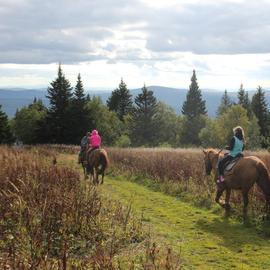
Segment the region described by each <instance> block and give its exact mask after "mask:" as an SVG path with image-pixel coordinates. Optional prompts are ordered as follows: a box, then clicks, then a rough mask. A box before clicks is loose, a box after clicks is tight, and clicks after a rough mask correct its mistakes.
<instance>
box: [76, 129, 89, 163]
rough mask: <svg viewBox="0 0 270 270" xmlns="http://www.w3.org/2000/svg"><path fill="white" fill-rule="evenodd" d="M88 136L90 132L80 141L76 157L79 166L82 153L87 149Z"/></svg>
mask: <svg viewBox="0 0 270 270" xmlns="http://www.w3.org/2000/svg"><path fill="white" fill-rule="evenodd" d="M89 135H90V132H86V135H85V136H84V137H83V138H82V139H81V149H80V153H79V157H78V163H79V164H80V163H81V162H82V159H83V153H84V152H86V151H87V149H88V137H89Z"/></svg>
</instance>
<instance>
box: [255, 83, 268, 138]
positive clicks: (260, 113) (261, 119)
mask: <svg viewBox="0 0 270 270" xmlns="http://www.w3.org/2000/svg"><path fill="white" fill-rule="evenodd" d="M251 107H252V111H253V113H254V114H255V116H256V118H257V119H258V124H259V126H260V132H261V135H262V136H264V137H266V136H267V135H268V132H269V129H268V125H267V122H268V121H267V120H268V109H267V102H266V99H265V92H264V91H263V89H262V87H261V86H259V87H258V88H257V92H256V93H255V94H254V95H253V97H252V101H251Z"/></svg>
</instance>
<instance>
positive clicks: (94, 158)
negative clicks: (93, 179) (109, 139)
mask: <svg viewBox="0 0 270 270" xmlns="http://www.w3.org/2000/svg"><path fill="white" fill-rule="evenodd" d="M89 163H90V164H93V165H94V166H99V164H100V163H102V165H104V166H105V167H107V166H108V164H109V159H108V154H107V152H106V150H105V149H103V148H99V149H95V150H94V151H93V152H92V153H91V155H90V156H89Z"/></svg>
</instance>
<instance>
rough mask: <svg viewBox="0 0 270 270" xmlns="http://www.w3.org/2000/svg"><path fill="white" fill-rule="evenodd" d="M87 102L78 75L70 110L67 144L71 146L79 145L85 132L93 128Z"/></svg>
mask: <svg viewBox="0 0 270 270" xmlns="http://www.w3.org/2000/svg"><path fill="white" fill-rule="evenodd" d="M87 102H88V101H87V96H85V92H84V88H83V83H82V80H81V75H80V74H78V79H77V83H76V86H75V89H74V96H73V98H72V103H71V108H70V111H71V113H70V116H71V119H70V121H71V123H72V130H70V131H69V142H70V143H72V144H79V143H80V141H81V138H82V137H83V136H84V135H85V134H86V132H87V131H90V129H92V128H93V120H92V119H91V115H90V112H89V110H88V108H87V106H86V104H87Z"/></svg>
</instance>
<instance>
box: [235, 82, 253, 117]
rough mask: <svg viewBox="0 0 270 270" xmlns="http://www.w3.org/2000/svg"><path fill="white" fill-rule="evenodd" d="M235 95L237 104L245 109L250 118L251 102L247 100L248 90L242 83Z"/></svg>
mask: <svg viewBox="0 0 270 270" xmlns="http://www.w3.org/2000/svg"><path fill="white" fill-rule="evenodd" d="M237 97H238V104H239V105H241V106H242V107H243V108H244V109H246V110H247V114H248V117H249V119H250V118H251V104H250V101H249V97H248V92H247V91H245V89H244V87H243V84H242V83H241V85H240V88H239V90H238V93H237Z"/></svg>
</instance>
